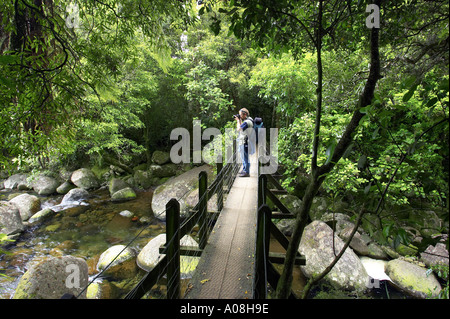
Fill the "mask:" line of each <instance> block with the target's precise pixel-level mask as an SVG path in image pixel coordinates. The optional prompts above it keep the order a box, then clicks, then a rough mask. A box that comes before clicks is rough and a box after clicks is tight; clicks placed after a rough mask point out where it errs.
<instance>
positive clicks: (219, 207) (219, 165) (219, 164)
mask: <svg viewBox="0 0 450 319" xmlns="http://www.w3.org/2000/svg"><path fill="white" fill-rule="evenodd" d="M216 164H217V176H219V174H220V172H222V169H223V161H222V156H221V155H219V156H217V163H216ZM224 178H225V177H224V176H220V177H219V182H218V184H217V211H218V212H221V211H222V209H223V179H224Z"/></svg>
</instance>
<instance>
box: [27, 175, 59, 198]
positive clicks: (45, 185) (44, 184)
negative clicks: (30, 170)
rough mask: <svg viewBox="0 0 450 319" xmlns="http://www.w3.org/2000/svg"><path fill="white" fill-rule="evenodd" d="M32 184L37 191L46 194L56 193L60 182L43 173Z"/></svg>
mask: <svg viewBox="0 0 450 319" xmlns="http://www.w3.org/2000/svg"><path fill="white" fill-rule="evenodd" d="M32 186H33V189H34V191H35V192H36V193H38V194H39V195H43V196H46V195H51V194H53V193H56V189H57V188H58V186H59V182H58V181H57V180H56V179H54V178H53V177H49V176H44V175H41V176H39V177H38V178H37V179H36V180H35V181H34V182H33V183H32Z"/></svg>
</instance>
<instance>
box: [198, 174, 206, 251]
mask: <svg viewBox="0 0 450 319" xmlns="http://www.w3.org/2000/svg"><path fill="white" fill-rule="evenodd" d="M198 204H199V206H198V210H199V218H198V224H199V225H198V226H199V241H200V242H199V247H200V249H204V248H205V246H206V242H207V241H208V223H207V221H208V220H207V218H206V210H207V206H208V174H207V173H206V172H205V171H202V172H200V174H199V177H198Z"/></svg>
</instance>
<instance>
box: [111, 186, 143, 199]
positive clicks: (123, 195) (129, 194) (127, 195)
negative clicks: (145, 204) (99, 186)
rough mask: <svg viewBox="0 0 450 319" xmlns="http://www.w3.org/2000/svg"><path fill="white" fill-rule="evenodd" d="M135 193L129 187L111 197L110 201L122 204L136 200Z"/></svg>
mask: <svg viewBox="0 0 450 319" xmlns="http://www.w3.org/2000/svg"><path fill="white" fill-rule="evenodd" d="M136 196H137V195H136V192H135V191H134V190H133V189H132V188H131V187H126V188H123V189H121V190H119V191H117V192H115V193H114V194H112V195H111V201H113V202H123V201H128V200H132V199H135V198H136Z"/></svg>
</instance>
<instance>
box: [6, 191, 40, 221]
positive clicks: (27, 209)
mask: <svg viewBox="0 0 450 319" xmlns="http://www.w3.org/2000/svg"><path fill="white" fill-rule="evenodd" d="M10 203H13V204H14V205H16V206H17V208H18V209H19V213H20V217H21V218H22V220H23V221H25V220H28V219H29V218H30V217H31V216H33V215H34V214H36V213H37V212H38V211H39V210H41V200H40V199H39V198H38V197H37V196H34V195H30V194H22V195H19V196H16V197H14V198H13V199H11V200H10Z"/></svg>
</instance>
